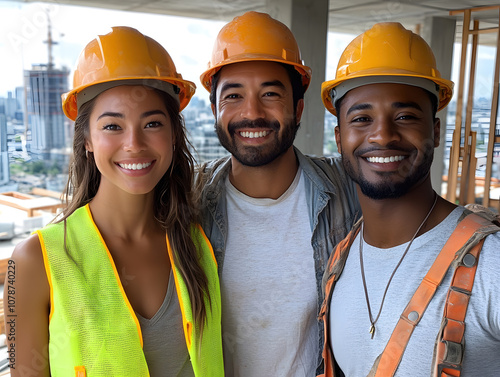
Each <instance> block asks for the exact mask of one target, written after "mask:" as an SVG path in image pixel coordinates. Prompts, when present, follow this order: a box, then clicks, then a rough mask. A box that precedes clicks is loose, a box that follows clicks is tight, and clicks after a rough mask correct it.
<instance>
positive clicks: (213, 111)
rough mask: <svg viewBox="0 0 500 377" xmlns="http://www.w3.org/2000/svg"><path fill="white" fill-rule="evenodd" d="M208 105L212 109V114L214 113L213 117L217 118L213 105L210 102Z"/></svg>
mask: <svg viewBox="0 0 500 377" xmlns="http://www.w3.org/2000/svg"><path fill="white" fill-rule="evenodd" d="M210 107H211V109H212V114H214V117H216V118H217V111H216V109H215V105H214V104H213V103H212V104H211V105H210Z"/></svg>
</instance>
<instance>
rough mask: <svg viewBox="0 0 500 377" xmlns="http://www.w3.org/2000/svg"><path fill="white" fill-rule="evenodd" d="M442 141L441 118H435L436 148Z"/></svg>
mask: <svg viewBox="0 0 500 377" xmlns="http://www.w3.org/2000/svg"><path fill="white" fill-rule="evenodd" d="M440 142H441V119H439V118H437V117H436V119H434V148H437V147H439V143H440Z"/></svg>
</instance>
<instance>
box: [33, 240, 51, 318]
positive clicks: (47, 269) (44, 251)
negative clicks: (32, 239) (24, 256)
mask: <svg viewBox="0 0 500 377" xmlns="http://www.w3.org/2000/svg"><path fill="white" fill-rule="evenodd" d="M35 233H36V234H37V235H38V241H39V242H40V247H41V249H42V258H43V267H44V269H45V275H46V276H47V282H48V283H49V297H50V313H49V323H50V321H51V319H52V315H53V314H54V305H53V302H54V296H53V293H54V290H53V286H52V275H51V273H50V264H49V257H48V255H47V249H46V247H45V241H44V239H43V235H42V232H41V231H40V230H37V231H36V232H35Z"/></svg>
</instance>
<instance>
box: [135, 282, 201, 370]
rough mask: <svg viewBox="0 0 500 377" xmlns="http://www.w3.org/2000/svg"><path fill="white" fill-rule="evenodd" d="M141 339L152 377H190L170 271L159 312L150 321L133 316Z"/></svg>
mask: <svg viewBox="0 0 500 377" xmlns="http://www.w3.org/2000/svg"><path fill="white" fill-rule="evenodd" d="M136 315H137V318H138V319H139V324H140V325H141V330H142V337H143V340H144V355H145V356H146V362H147V364H148V368H149V373H150V376H151V377H193V376H194V372H193V367H192V366H191V361H190V360H189V353H188V350H187V346H186V338H185V337H184V331H183V330H182V314H181V308H180V306H179V298H178V297H177V291H176V289H175V281H174V276H173V273H172V272H170V278H169V281H168V287H167V294H166V295H165V300H163V304H162V305H161V307H160V309H158V311H157V312H156V314H155V315H154V316H153V317H152V318H151V319H146V318H144V317H142V316H141V315H140V314H139V313H136Z"/></svg>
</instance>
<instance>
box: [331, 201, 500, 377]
mask: <svg viewBox="0 0 500 377" xmlns="http://www.w3.org/2000/svg"><path fill="white" fill-rule="evenodd" d="M462 212H463V208H462V207H458V208H456V209H455V210H454V211H453V212H452V213H451V214H450V215H449V216H448V217H447V218H446V219H445V220H444V221H443V222H441V223H440V224H439V225H438V226H436V227H435V228H433V229H431V230H430V231H428V232H426V233H424V234H423V235H421V236H420V237H418V238H416V239H415V240H414V241H413V243H412V245H411V247H410V249H409V251H408V254H407V255H406V257H405V259H404V260H403V263H402V264H401V265H400V266H399V268H398V270H397V272H396V274H395V275H394V278H393V279H392V282H391V285H390V287H389V289H388V291H387V297H386V298H385V302H384V305H383V308H382V313H381V314H380V318H379V319H378V321H377V323H376V325H375V327H376V331H375V336H374V338H373V339H371V335H370V333H369V330H370V319H369V315H368V309H367V305H366V299H365V293H364V290H363V282H362V279H361V272H360V271H361V270H360V264H359V235H358V237H357V238H356V239H355V240H354V242H353V244H352V247H351V251H350V252H349V257H348V258H347V262H346V265H345V268H344V271H343V272H342V275H341V276H340V279H339V281H338V282H337V284H336V286H335V289H334V291H333V295H332V301H331V306H330V323H331V327H330V337H331V339H332V348H333V352H334V354H335V358H336V360H337V363H338V364H339V366H340V368H341V369H342V371H343V372H344V373H345V375H346V376H349V377H358V376H359V377H365V376H366V375H367V374H368V372H369V371H370V369H371V367H372V365H373V362H374V361H375V359H376V358H377V356H378V355H379V354H380V353H382V351H383V350H384V347H385V345H386V344H387V341H388V340H389V338H390V336H391V334H392V331H393V330H394V327H395V326H396V323H397V321H398V319H399V317H400V315H401V313H402V312H403V310H404V308H405V307H406V305H407V304H408V301H409V300H410V298H411V296H412V295H413V293H414V292H415V290H416V289H417V287H418V285H419V284H420V282H421V281H422V278H423V277H424V276H425V274H426V273H427V271H428V270H429V268H430V266H431V265H432V263H433V262H434V260H435V259H436V256H437V255H438V253H439V252H440V251H441V249H442V248H443V246H444V244H445V242H446V241H447V240H448V238H449V237H450V235H451V233H452V232H453V230H454V229H455V226H456V224H457V220H458V218H459V217H460V215H461V214H462ZM407 245H408V244H407V243H405V244H403V245H400V246H397V247H393V248H388V249H379V248H376V247H373V246H371V245H368V244H367V243H366V242H364V243H363V264H364V270H365V276H366V284H367V288H368V296H369V299H370V305H371V311H372V315H373V317H374V318H375V317H376V315H377V313H378V311H379V308H380V302H381V300H382V295H383V293H384V290H385V287H386V285H387V282H388V279H389V277H390V275H391V273H392V271H393V270H394V268H395V266H396V265H397V263H398V262H399V259H400V258H401V256H402V253H403V252H404V249H405V248H406V246H407ZM499 251H500V234H499V233H496V234H493V235H490V236H488V237H487V238H486V240H485V242H484V245H483V249H482V251H481V254H480V256H479V263H478V267H477V273H476V278H475V281H474V287H473V289H472V296H471V299H470V302H469V307H468V310H467V316H466V320H465V321H466V325H465V344H466V346H465V356H464V362H463V369H462V376H463V377H479V376H481V377H498V376H500V357H499V356H500V280H499V278H498V276H499V270H498V269H499V266H500V252H499ZM451 277H452V271H451V270H450V271H448V273H447V275H446V276H445V278H444V279H443V282H442V283H441V285H440V286H439V288H438V289H437V291H436V294H435V296H434V297H433V299H432V300H431V302H430V304H429V306H428V308H427V310H426V311H425V313H424V315H423V316H422V320H421V321H420V323H419V324H418V325H417V327H416V328H415V330H414V332H413V334H412V336H411V338H410V341H409V342H408V346H407V348H406V351H405V353H404V355H403V358H402V360H401V363H400V365H399V368H398V370H397V371H396V374H395V376H399V377H407V376H411V377H419V376H422V377H424V376H425V377H428V376H430V371H431V363H432V355H433V349H434V342H435V340H436V337H437V334H438V331H439V327H440V325H441V319H442V317H443V308H444V302H445V300H446V293H447V291H448V288H449V287H450V281H451Z"/></svg>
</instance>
